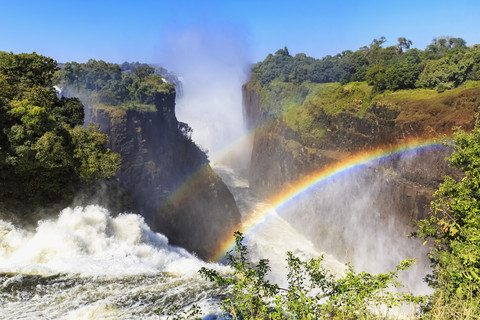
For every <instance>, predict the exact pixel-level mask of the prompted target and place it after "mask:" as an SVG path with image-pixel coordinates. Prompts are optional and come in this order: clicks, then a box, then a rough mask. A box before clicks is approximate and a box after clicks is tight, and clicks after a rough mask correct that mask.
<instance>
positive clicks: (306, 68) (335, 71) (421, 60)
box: [252, 37, 480, 94]
mask: <svg viewBox="0 0 480 320" xmlns="http://www.w3.org/2000/svg"><path fill="white" fill-rule="evenodd" d="M386 42H387V39H386V38H385V37H380V38H379V39H373V41H372V42H371V43H370V45H368V46H363V47H362V48H360V49H358V50H357V51H350V50H346V51H343V52H342V53H339V54H336V55H334V56H331V55H328V56H325V57H324V58H322V59H314V58H312V57H308V56H307V55H305V54H303V53H299V54H296V55H295V56H293V57H292V56H291V55H290V53H289V51H288V49H287V48H286V47H285V48H284V49H281V50H278V51H277V52H276V53H275V55H272V54H270V55H268V56H267V57H266V59H265V60H264V61H262V62H259V63H257V64H256V65H255V66H254V67H253V70H252V82H253V83H254V84H257V83H258V84H260V85H261V87H262V88H263V87H267V88H269V87H271V85H272V84H273V83H275V82H289V83H293V84H295V85H299V84H302V83H304V82H309V83H329V82H340V83H341V84H347V83H349V82H361V81H367V82H368V83H369V85H371V86H373V93H374V94H376V93H380V92H383V91H385V90H390V91H395V90H401V89H413V88H430V89H436V90H438V91H440V92H441V91H444V90H446V89H452V88H456V87H458V86H459V85H461V84H463V83H464V82H465V81H467V80H480V71H479V70H480V67H479V65H480V48H479V46H473V47H467V46H466V42H465V40H463V39H462V38H454V37H440V38H434V39H433V41H432V43H431V44H430V45H428V47H427V48H426V49H425V50H424V51H422V50H418V49H410V47H411V45H412V41H411V40H408V39H406V38H405V37H399V38H398V43H397V44H396V45H395V46H388V47H384V44H385V43H386Z"/></svg>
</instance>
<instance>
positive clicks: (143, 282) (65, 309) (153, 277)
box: [0, 206, 229, 319]
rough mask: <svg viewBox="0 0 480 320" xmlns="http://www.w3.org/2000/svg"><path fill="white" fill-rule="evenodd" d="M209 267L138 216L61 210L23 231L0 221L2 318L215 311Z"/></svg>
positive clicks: (216, 291) (96, 209)
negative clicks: (205, 270)
mask: <svg viewBox="0 0 480 320" xmlns="http://www.w3.org/2000/svg"><path fill="white" fill-rule="evenodd" d="M202 266H207V267H209V268H214V269H217V270H219V271H221V272H224V273H226V272H229V270H228V269H227V268H226V267H222V266H220V265H217V264H207V263H205V262H202V261H201V260H199V259H197V258H196V257H194V256H193V255H191V254H189V253H188V252H186V251H185V250H183V249H180V248H175V247H172V246H169V245H168V240H167V239H166V238H165V237H164V236H163V235H161V234H158V233H154V232H152V231H151V230H150V229H149V227H148V226H147V225H146V224H145V223H144V222H143V219H142V218H141V217H140V216H138V215H135V214H123V215H119V216H117V217H115V218H113V217H111V216H110V214H109V212H108V211H107V210H106V209H104V208H102V207H99V206H88V207H85V208H75V209H71V208H68V209H65V210H63V211H62V212H61V213H60V215H59V217H58V218H57V219H55V220H51V221H42V222H40V223H39V225H38V228H37V229H36V231H35V232H28V231H25V230H22V229H19V228H16V227H14V226H12V225H11V224H9V223H7V222H4V221H2V222H0V272H1V275H0V318H1V319H160V318H162V315H161V312H160V311H159V309H165V308H167V307H170V306H174V307H179V308H181V307H187V306H189V305H191V304H192V303H197V304H198V305H200V306H201V307H202V309H203V311H204V313H205V314H208V313H212V312H216V310H217V305H216V300H215V299H216V298H215V297H217V296H218V295H219V294H221V292H220V291H219V290H220V289H219V288H217V287H216V286H215V285H214V284H212V283H209V282H207V281H206V280H203V279H202V278H201V277H200V276H199V274H198V270H199V269H200V268H201V267H202Z"/></svg>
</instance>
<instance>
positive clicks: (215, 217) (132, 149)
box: [86, 92, 240, 258]
mask: <svg viewBox="0 0 480 320" xmlns="http://www.w3.org/2000/svg"><path fill="white" fill-rule="evenodd" d="M155 106H156V111H139V110H134V109H120V108H114V107H105V106H93V107H88V108H87V112H86V123H89V122H90V121H93V122H95V123H97V124H98V125H99V126H100V128H101V130H102V131H103V132H105V133H107V134H108V136H109V137H110V145H109V147H110V148H111V149H112V150H113V151H114V152H117V153H119V154H120V155H121V157H122V161H123V162H122V166H121V169H120V172H119V174H118V175H117V177H116V183H115V184H114V185H113V186H112V185H110V186H109V188H108V189H109V191H108V197H109V198H111V199H101V200H100V201H101V202H103V203H105V202H109V203H110V207H111V208H112V207H113V209H114V210H115V211H117V212H122V211H125V210H128V211H130V210H131V211H133V212H136V213H139V214H141V215H142V216H144V217H145V220H146V222H147V223H148V224H149V225H150V227H151V228H152V230H154V231H156V232H161V233H163V234H165V235H166V236H167V237H168V239H169V241H170V243H171V244H173V245H176V246H181V247H184V248H186V249H187V250H189V251H193V252H195V253H197V254H198V255H199V256H200V257H202V258H209V255H210V253H211V252H214V251H215V246H216V245H217V241H218V240H219V239H222V238H224V237H225V236H226V235H229V234H232V232H233V231H234V229H235V226H236V225H237V224H238V222H239V219H240V214H239V212H238V209H237V207H236V204H235V201H234V199H233V196H232V194H231V193H230V192H229V190H228V188H227V187H226V185H225V184H224V183H223V182H222V181H221V179H220V178H219V177H218V176H217V175H216V174H215V173H214V172H213V170H212V169H211V168H210V166H209V164H208V159H207V156H206V155H205V153H204V152H203V151H201V150H200V149H199V148H198V147H197V146H196V145H195V144H194V143H193V142H192V140H191V139H190V137H189V132H188V126H186V125H185V124H182V123H179V122H178V121H177V119H176V117H175V93H174V92H173V93H157V94H156V95H155Z"/></svg>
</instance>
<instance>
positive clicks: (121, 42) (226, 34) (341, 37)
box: [0, 0, 480, 63]
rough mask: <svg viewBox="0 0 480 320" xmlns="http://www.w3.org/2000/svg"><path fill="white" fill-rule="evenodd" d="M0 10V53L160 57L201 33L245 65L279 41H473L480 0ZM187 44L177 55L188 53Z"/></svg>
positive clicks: (309, 47)
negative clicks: (447, 37) (239, 55)
mask: <svg viewBox="0 0 480 320" xmlns="http://www.w3.org/2000/svg"><path fill="white" fill-rule="evenodd" d="M0 8H1V9H0V10H1V12H2V15H1V16H2V18H1V19H0V28H1V30H3V32H2V35H1V36H0V50H3V51H13V52H14V53H20V52H32V51H36V52H37V53H40V54H43V55H47V56H51V57H53V58H54V59H56V60H57V61H59V62H66V61H79V62H85V61H87V60H88V59H89V58H94V59H103V60H106V61H110V62H117V63H121V62H123V61H141V62H148V63H162V59H163V58H164V57H165V56H166V55H165V52H169V53H168V54H167V56H169V59H172V55H175V54H178V50H176V51H175V50H173V52H172V50H171V47H172V46H175V45H178V42H177V39H176V38H179V37H181V35H185V34H186V33H189V32H191V33H195V32H196V31H198V30H203V31H201V34H202V35H201V36H200V37H199V39H198V41H200V42H202V41H204V40H205V41H212V43H214V45H213V47H214V48H215V46H217V47H221V46H222V41H228V42H230V44H229V45H231V46H233V48H235V50H237V49H238V50H242V51H243V53H242V54H243V55H246V56H247V57H248V58H247V59H248V60H249V62H257V61H260V60H263V59H264V58H265V56H266V55H267V54H268V53H274V52H275V51H276V50H278V49H279V48H283V47H284V46H287V47H288V49H289V51H290V53H292V54H295V53H299V52H303V53H306V54H307V55H310V56H313V57H316V58H320V57H323V56H325V55H327V54H336V53H338V52H341V51H343V50H347V49H349V50H356V49H358V48H360V47H361V46H363V45H368V44H369V43H370V42H371V41H372V39H373V38H379V37H381V36H385V37H386V38H387V40H388V42H387V45H389V44H390V45H393V44H394V43H395V42H396V39H397V38H398V37H400V36H404V37H406V38H407V39H410V40H412V41H413V45H414V47H417V48H420V49H424V48H425V47H426V46H427V45H428V44H429V43H430V42H431V40H432V38H434V37H438V36H443V35H450V36H455V37H462V38H464V39H465V40H466V41H467V44H474V43H480V25H479V23H480V1H478V0H455V1H444V0H437V1H430V0H427V1H422V0H416V1H410V0H406V1H388V0H384V1H358V0H357V1H350V0H344V1H334V0H330V1H323V0H317V1H311V0H309V1H301V0H298V1H293V0H290V1H282V0H277V1H261V0H257V1H253V0H241V1H228V0H219V1H193V0H192V1H187V0H169V1H158V0H157V1H155V0H137V1H124V0H117V1H101V0H96V1H91V0H83V1H39V0H27V1H21V0H18V1H6V0H0ZM211 39H213V40H211ZM184 40H185V41H192V38H189V37H185V39H184ZM187 47H188V52H185V53H184V54H186V55H193V54H195V50H194V49H192V47H191V46H187ZM228 52H231V50H230V51H228Z"/></svg>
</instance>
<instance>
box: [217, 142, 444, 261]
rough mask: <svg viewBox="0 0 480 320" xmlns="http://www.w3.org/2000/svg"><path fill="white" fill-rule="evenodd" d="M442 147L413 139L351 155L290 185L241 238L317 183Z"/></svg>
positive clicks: (226, 246) (228, 243)
mask: <svg viewBox="0 0 480 320" xmlns="http://www.w3.org/2000/svg"><path fill="white" fill-rule="evenodd" d="M441 145H444V141H442V140H438V139H428V140H427V139H419V138H416V139H410V140H406V141H403V142H400V143H396V144H390V145H386V146H382V147H376V148H374V149H371V150H367V151H362V152H358V153H355V154H353V155H350V156H348V157H347V158H345V159H343V160H340V161H337V162H335V163H332V164H330V165H327V166H325V167H323V168H321V169H319V170H317V171H315V172H313V173H311V174H309V175H308V176H306V177H304V178H302V179H299V180H298V181H296V182H294V183H293V184H291V186H290V187H288V188H286V189H285V190H283V191H282V192H280V193H278V194H277V195H276V196H275V197H273V198H271V199H270V200H269V201H268V205H266V206H265V207H264V208H263V209H261V210H259V211H258V212H254V213H252V214H251V215H250V216H249V218H248V219H246V220H245V221H244V222H243V223H242V225H241V230H240V231H241V232H242V233H243V234H245V235H248V233H249V232H251V231H252V230H253V229H254V228H255V227H256V226H258V225H260V224H261V223H262V222H263V221H264V220H265V219H266V218H267V217H268V216H269V215H270V214H272V213H273V212H275V209H277V208H280V207H282V206H284V205H286V204H287V203H289V202H291V201H294V200H295V199H296V198H298V197H300V196H302V195H304V194H306V193H308V192H309V191H310V190H312V189H313V188H315V187H317V186H318V185H319V184H320V183H322V182H326V181H328V180H329V179H333V178H335V176H337V175H339V174H341V173H347V172H349V171H352V170H355V169H358V168H362V167H365V166H367V165H369V164H371V163H372V162H375V161H381V160H384V159H386V158H388V157H391V156H394V155H398V154H401V153H405V152H409V151H421V150H430V149H431V148H436V147H439V146H441ZM234 240H235V239H234V238H233V235H231V236H229V237H228V238H227V239H223V241H221V242H220V245H219V246H218V250H217V251H216V253H215V255H214V260H215V261H219V260H220V259H221V258H222V257H223V256H224V254H225V252H227V251H228V250H230V249H231V248H232V247H233V244H234Z"/></svg>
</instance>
